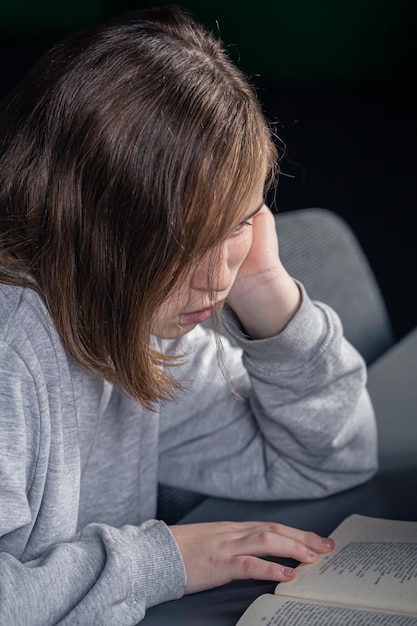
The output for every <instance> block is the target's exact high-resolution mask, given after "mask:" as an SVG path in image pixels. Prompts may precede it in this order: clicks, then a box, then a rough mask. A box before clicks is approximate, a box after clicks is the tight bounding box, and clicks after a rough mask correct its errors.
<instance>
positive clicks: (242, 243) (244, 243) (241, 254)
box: [229, 228, 253, 270]
mask: <svg viewBox="0 0 417 626" xmlns="http://www.w3.org/2000/svg"><path fill="white" fill-rule="evenodd" d="M252 240H253V234H252V228H247V229H246V230H245V231H244V232H243V233H242V234H241V235H240V237H237V238H236V239H234V240H232V241H231V242H230V245H229V266H230V267H231V268H234V269H236V270H238V269H239V268H240V266H241V265H242V263H243V261H244V260H245V259H246V257H247V256H248V254H249V250H250V249H251V245H252Z"/></svg>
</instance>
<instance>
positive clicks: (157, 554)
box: [0, 285, 376, 626]
mask: <svg viewBox="0 0 417 626" xmlns="http://www.w3.org/2000/svg"><path fill="white" fill-rule="evenodd" d="M231 326H233V328H234V329H235V330H232V331H231V332H232V334H233V335H234V342H237V344H238V347H231V346H230V345H229V344H228V342H227V340H225V341H224V345H225V351H226V356H227V360H228V370H229V373H230V378H231V380H232V383H233V385H234V387H235V388H236V389H237V390H238V391H239V392H240V394H241V396H242V399H240V400H239V399H237V398H236V397H235V396H234V395H233V394H232V393H231V391H230V386H228V383H226V382H225V380H224V377H223V375H222V374H221V373H220V368H219V367H218V362H217V357H216V348H215V344H214V341H213V338H212V337H211V331H208V330H205V329H203V328H201V327H198V328H196V329H195V330H194V331H193V332H192V333H190V334H188V335H186V336H185V337H184V338H182V339H180V340H176V341H162V342H160V343H161V346H160V347H161V348H162V349H164V350H166V351H170V352H173V353H180V354H185V353H187V358H186V359H184V360H183V362H182V364H181V365H180V366H178V367H177V368H175V369H174V370H173V372H175V375H176V376H177V377H178V378H179V379H180V380H181V382H182V384H183V387H184V392H183V393H181V394H179V396H178V399H177V400H176V401H172V402H167V403H164V404H161V405H160V406H159V407H158V408H157V410H156V411H155V412H151V411H147V410H145V409H143V408H142V407H140V406H138V405H137V404H136V403H134V402H133V401H132V400H130V399H129V398H126V397H123V396H122V395H121V394H119V393H118V392H117V391H115V390H114V389H113V388H112V387H111V385H110V384H109V383H107V382H106V381H104V380H103V379H101V378H99V377H97V376H95V375H93V374H91V373H90V372H88V371H86V370H85V369H82V368H81V367H80V366H79V365H78V364H77V363H76V362H75V361H74V360H73V359H72V358H71V357H70V356H68V354H67V353H66V352H65V350H64V348H63V346H62V344H61V341H60V339H59V336H58V334H57V332H56V330H55V328H54V325H53V323H52V321H51V318H50V316H49V315H48V312H47V310H46V307H45V305H44V303H43V302H42V300H41V298H40V297H39V296H38V295H36V294H35V293H34V292H33V291H31V290H28V289H21V288H19V287H10V286H6V285H0V623H1V624H4V625H5V626H14V625H18V626H24V625H26V624H27V625H30V626H36V625H39V626H47V625H49V624H65V625H75V624H82V625H83V626H84V625H87V624H88V625H89V626H94V625H97V626H99V625H100V626H103V625H110V626H117V625H119V624H120V625H123V626H128V625H129V624H132V625H133V624H136V623H137V622H138V621H140V620H141V619H142V618H143V616H144V614H145V611H146V609H147V608H148V607H150V606H153V605H155V604H158V603H160V602H164V601H166V600H171V599H174V598H178V597H180V596H181V595H182V594H183V592H184V586H185V582H186V581H185V570H184V565H183V562H182V558H181V554H180V552H179V549H178V547H177V544H176V542H175V540H174V538H173V536H172V534H171V532H170V530H169V528H168V527H167V526H166V525H165V524H164V523H163V522H161V521H157V520H155V519H154V516H155V512H156V492H157V483H158V481H161V482H164V483H166V484H171V485H174V486H178V487H183V488H187V489H191V490H194V491H198V492H202V493H206V494H212V495H217V496H225V497H235V498H244V499H259V500H262V499H283V498H315V497H321V496H326V495H329V494H331V493H334V492H336V491H339V490H342V489H347V488H349V487H351V486H353V485H356V484H358V483H361V482H363V481H365V480H367V479H368V478H370V477H371V476H372V474H373V473H374V472H375V470H376V433H375V423H374V417H373V411H372V407H371V405H370V401H369V398H368V396H367V393H366V389H365V366H364V363H363V361H362V359H361V358H360V356H359V355H358V354H357V352H356V351H355V350H354V349H353V348H352V347H351V346H350V345H349V344H348V343H347V342H346V341H345V340H344V339H343V336H342V328H341V325H340V322H339V319H338V317H337V316H336V315H335V313H334V312H333V311H332V310H330V309H329V308H328V307H326V306H325V305H323V304H320V303H314V304H313V303H312V302H311V301H310V300H309V298H308V296H307V295H306V294H305V292H304V290H303V301H302V305H301V308H300V310H299V311H298V313H297V314H296V315H295V317H294V318H293V319H292V320H291V321H290V323H289V324H288V325H287V327H286V328H285V329H284V331H283V332H281V333H280V334H279V335H278V336H276V337H273V338H271V339H265V340H259V341H249V340H248V339H246V338H245V337H244V336H243V335H242V334H241V333H240V332H239V329H238V324H237V323H236V320H233V318H231Z"/></svg>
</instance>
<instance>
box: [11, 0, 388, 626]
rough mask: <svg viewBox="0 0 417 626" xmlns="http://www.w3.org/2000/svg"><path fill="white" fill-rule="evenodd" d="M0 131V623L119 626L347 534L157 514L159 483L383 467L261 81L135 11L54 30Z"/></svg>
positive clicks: (270, 493)
mask: <svg viewBox="0 0 417 626" xmlns="http://www.w3.org/2000/svg"><path fill="white" fill-rule="evenodd" d="M1 142H2V143H1V151H0V379H1V387H0V475H1V482H0V550H1V553H0V622H1V623H2V624H10V625H11V624H19V625H23V624H30V625H31V626H34V625H35V624H42V626H45V625H46V624H57V623H60V624H89V625H90V624H97V625H103V624H111V625H112V626H116V625H117V624H123V626H126V625H128V624H135V623H137V622H138V621H139V620H140V619H141V618H143V616H144V614H145V611H146V609H147V607H150V606H152V605H155V604H157V603H160V602H163V601H166V600H169V599H173V598H178V597H180V596H181V595H182V594H184V593H192V592H195V591H199V590H203V589H207V588H209V587H213V586H216V585H222V584H224V583H226V582H228V581H230V580H232V579H237V578H247V577H252V578H258V579H268V580H274V581H286V580H291V578H293V577H294V575H295V572H294V570H293V569H291V568H285V567H283V566H281V565H280V564H278V563H272V562H268V561H265V560H263V559H261V558H259V556H261V555H264V554H269V555H274V556H288V557H292V558H294V559H297V560H298V561H302V562H304V563H310V562H313V561H314V560H315V559H316V558H317V554H318V553H321V552H326V551H329V550H331V549H332V542H331V541H330V540H327V539H323V538H320V537H318V536H317V535H314V534H312V533H305V532H303V531H301V530H297V529H294V528H288V527H283V526H281V525H279V524H274V523H270V524H266V523H257V522H250V523H249V522H248V523H240V524H227V523H224V524H220V523H219V524H217V523H216V524H202V525H189V526H187V525H184V526H181V525H178V526H171V527H168V526H167V525H166V524H165V523H164V522H163V521H158V520H156V519H155V515H156V505H157V502H156V497H157V496H156V494H157V484H158V482H162V483H166V484H168V485H171V486H174V487H180V488H183V489H188V490H192V491H196V492H199V493H204V494H212V495H217V496H225V497H236V498H251V499H278V498H279V499H282V498H313V497H321V496H326V495H328V494H331V493H334V492H336V491H338V490H342V489H347V488H349V487H351V486H352V485H355V484H358V483H360V482H363V481H365V480H367V479H368V478H370V476H371V475H372V474H373V473H374V471H375V468H376V460H375V459H376V452H375V427H374V420H373V413H372V408H371V406H370V402H369V399H368V396H367V394H366V390H365V368H364V364H363V361H362V360H361V358H360V357H359V355H358V354H357V353H356V352H355V351H354V349H353V348H352V347H351V346H350V345H348V343H347V342H346V341H345V340H344V339H343V336H342V329H341V325H340V322H339V320H338V318H337V316H336V315H335V314H334V313H333V311H331V310H330V309H329V308H328V307H326V306H325V305H323V304H320V303H313V302H311V300H310V299H309V298H308V295H307V294H306V292H305V290H304V289H303V287H302V285H300V284H298V283H296V282H295V281H294V280H293V279H292V278H291V277H290V276H289V275H288V273H287V272H286V270H285V268H284V267H283V266H282V264H281V262H280V259H279V254H278V243H277V238H276V233H275V226H274V219H273V216H272V215H271V213H270V211H269V210H268V208H267V207H266V206H265V204H264V201H263V196H264V189H265V185H267V184H268V182H269V181H270V180H271V178H272V175H273V171H274V167H275V163H276V157H277V155H276V151H275V148H274V145H273V142H272V140H271V136H270V133H269V131H268V128H267V125H266V123H265V121H264V119H263V117H262V114H261V110H260V107H259V104H258V102H257V100H256V98H255V95H254V93H253V91H252V89H251V87H250V85H249V84H248V82H247V80H246V79H245V78H244V77H243V76H242V74H241V73H240V72H239V71H238V70H237V69H236V68H235V67H234V66H233V64H232V63H231V61H230V60H229V58H228V57H227V55H226V53H225V52H224V50H223V49H222V47H221V45H220V43H219V42H218V41H217V40H216V39H215V38H213V36H212V35H210V34H209V33H207V32H206V31H205V30H204V29H203V28H202V27H201V26H200V25H198V24H197V23H195V22H194V21H193V20H192V19H191V18H190V17H188V16H187V15H185V14H184V13H183V12H181V11H179V10H178V9H175V8H166V9H154V10H147V11H142V12H139V13H137V14H132V15H130V16H127V17H122V18H120V19H116V20H114V21H111V22H109V23H107V24H103V25H100V26H98V27H96V28H91V29H89V30H87V31H86V32H83V33H81V34H76V35H74V36H73V37H70V38H68V39H67V40H66V41H63V42H61V43H58V44H57V45H56V46H55V47H54V48H53V49H52V50H51V52H50V53H48V54H47V55H46V56H45V57H44V58H43V59H42V60H41V61H40V62H39V63H38V65H37V66H35V68H34V69H33V71H32V72H31V73H30V74H29V75H28V77H27V78H26V79H25V80H24V81H23V82H22V84H21V85H19V86H18V88H17V89H16V90H15V91H14V93H13V94H12V95H11V96H10V98H9V100H8V102H7V103H6V104H5V106H4V107H3V112H2V115H1ZM209 317H212V318H213V320H214V323H213V330H205V329H204V328H202V327H201V326H199V325H200V323H201V322H203V321H205V320H207V319H208V318H209ZM217 317H224V321H225V323H226V325H227V327H228V331H229V332H230V333H231V335H232V336H233V338H234V343H237V347H233V348H232V347H231V346H230V344H229V343H228V342H227V340H226V339H221V338H220V336H219V334H218V333H217V331H216V323H215V319H216V318H217ZM213 338H214V340H213Z"/></svg>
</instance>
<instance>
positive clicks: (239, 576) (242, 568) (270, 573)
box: [230, 555, 296, 582]
mask: <svg viewBox="0 0 417 626" xmlns="http://www.w3.org/2000/svg"><path fill="white" fill-rule="evenodd" d="M230 566H231V569H232V571H231V572H230V578H231V580H247V579H251V580H273V581H275V582H288V581H289V580H293V579H294V578H295V577H296V572H295V569H294V568H293V567H288V566H284V565H281V564H280V563H274V562H272V561H265V560H264V559H260V558H258V557H255V556H248V555H245V556H239V557H235V558H233V559H231V562H230Z"/></svg>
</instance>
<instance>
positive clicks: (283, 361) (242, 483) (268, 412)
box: [161, 208, 376, 499]
mask: <svg viewBox="0 0 417 626" xmlns="http://www.w3.org/2000/svg"><path fill="white" fill-rule="evenodd" d="M253 230H254V232H253V243H252V247H251V249H250V252H249V254H248V256H247V258H246V260H245V261H244V263H243V265H242V267H241V269H240V271H239V275H238V278H237V280H236V282H235V285H234V287H233V289H232V291H231V293H230V295H229V303H230V305H231V306H232V307H233V309H234V311H235V313H236V314H238V315H239V319H240V322H241V323H242V324H243V326H244V327H245V331H246V336H245V332H242V329H241V326H240V324H239V320H237V319H235V318H233V314H232V315H231V316H229V323H228V327H229V330H230V332H231V333H232V334H233V336H234V339H235V342H237V343H238V344H239V345H240V347H241V349H243V359H242V353H241V351H239V350H235V349H232V348H230V347H229V346H227V347H226V349H225V350H226V352H227V356H228V360H229V372H230V374H231V376H232V378H233V383H234V386H235V387H236V388H237V389H238V391H239V392H240V394H241V395H242V396H243V397H244V398H245V401H244V402H240V403H239V402H237V401H236V400H235V399H234V398H233V397H232V396H231V394H230V392H229V390H228V389H227V386H225V384H224V381H223V380H222V377H221V376H220V375H219V374H218V368H217V365H216V356H215V354H214V349H213V347H212V346H211V343H210V340H209V339H208V337H207V336H203V334H202V331H196V334H195V338H196V341H197V342H198V347H197V348H196V350H195V352H194V353H193V361H192V362H191V363H190V364H189V366H188V367H189V370H187V366H185V368H184V370H182V371H181V374H180V377H181V378H182V379H183V380H185V381H187V380H188V379H190V380H193V378H194V380H193V382H192V383H191V382H190V383H188V384H187V389H188V393H187V394H184V396H182V397H181V398H180V401H179V404H180V407H178V405H177V406H176V407H175V413H176V415H175V414H174V411H173V410H172V406H171V407H170V406H167V407H165V410H166V415H167V416H166V418H164V419H163V421H162V428H163V429H164V436H163V438H162V439H161V443H162V452H163V454H162V455H161V480H162V481H164V482H168V483H169V482H170V481H171V482H172V480H174V481H175V484H177V485H178V486H184V487H188V488H190V489H194V490H197V491H204V492H207V493H212V494H216V495H220V496H226V497H230V496H233V497H236V498H239V497H240V498H254V499H270V498H278V499H279V498H300V497H319V496H325V495H328V494H330V493H333V492H336V491H339V490H342V489H346V488H349V487H351V486H353V485H355V484H358V483H360V482H363V481H364V480H367V479H368V478H369V477H370V476H371V475H372V474H373V473H374V471H375V469H376V434H375V423H374V417H373V411H372V407H371V404H370V401H369V398H368V396H367V393H366V389H365V381H366V370H365V365H364V363H363V360H362V359H361V357H360V356H359V355H358V353H357V352H356V351H355V350H354V349H353V348H352V347H351V346H350V345H349V344H348V343H347V342H346V341H345V339H344V338H343V331H342V328H341V324H340V321H339V318H338V317H337V315H336V314H335V313H334V312H333V311H332V310H331V309H330V308H329V307H326V306H325V305H322V304H319V303H315V304H313V303H312V302H311V301H310V300H309V298H308V296H307V294H306V293H305V292H304V290H303V289H302V287H301V286H297V284H296V283H295V282H294V281H293V280H292V278H291V277H290V276H289V275H288V274H287V273H286V271H285V269H284V268H283V267H282V264H281V263H280V261H279V256H278V243H277V240H276V234H275V224H274V220H273V218H272V216H271V215H270V214H269V212H268V211H267V210H266V208H264V209H262V211H261V212H260V213H259V214H258V215H257V216H256V217H255V218H254V225H253ZM274 324H275V326H274ZM247 333H250V334H251V335H252V336H254V337H256V340H252V339H249V338H248V337H247ZM274 333H277V334H275V335H274V336H270V335H271V334H274ZM190 343H191V342H190ZM185 349H186V348H185ZM242 361H243V365H244V367H243V366H242ZM195 398H198V402H196V401H195ZM184 416H187V418H185V417H184ZM180 423H181V432H180V431H179V430H177V428H176V426H177V425H179V424H180ZM165 429H166V432H167V436H166V437H165ZM168 435H169V436H168ZM183 436H185V439H183V438H182V437H183ZM190 437H192V439H191V441H187V439H186V438H190ZM183 443H184V444H185V448H184V449H182V444H183ZM184 454H186V458H187V461H188V463H187V468H184V464H182V465H183V467H181V466H180V463H179V460H180V459H182V458H183V455H184ZM173 477H174V478H173Z"/></svg>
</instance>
